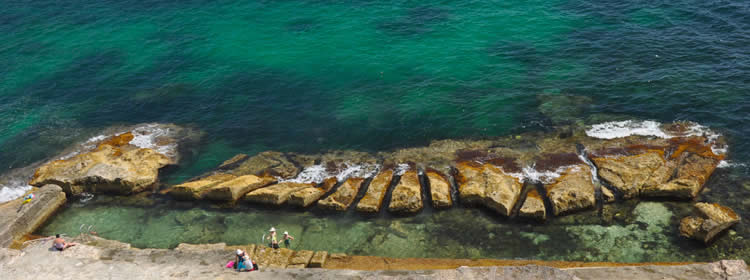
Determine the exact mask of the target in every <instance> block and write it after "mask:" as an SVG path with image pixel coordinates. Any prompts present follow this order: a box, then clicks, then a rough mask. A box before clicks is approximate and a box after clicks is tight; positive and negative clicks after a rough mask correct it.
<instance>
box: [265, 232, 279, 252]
mask: <svg viewBox="0 0 750 280" xmlns="http://www.w3.org/2000/svg"><path fill="white" fill-rule="evenodd" d="M269 231H270V232H271V235H269V236H268V237H267V238H266V239H270V240H271V244H270V247H271V248H274V249H279V241H278V240H277V239H276V228H274V227H271V229H270V230H269Z"/></svg>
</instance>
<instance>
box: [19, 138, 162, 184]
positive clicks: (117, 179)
mask: <svg viewBox="0 0 750 280" xmlns="http://www.w3.org/2000/svg"><path fill="white" fill-rule="evenodd" d="M133 138H134V136H133V134H132V133H130V132H128V133H123V134H120V135H116V136H113V137H110V138H109V139H107V140H105V141H103V142H102V143H100V144H99V146H98V147H97V148H96V149H95V150H93V151H91V152H87V153H83V154H79V155H76V156H73V157H71V158H69V159H62V160H56V161H52V162H49V163H47V164H45V165H43V166H41V167H40V168H39V169H38V170H37V171H36V173H35V174H34V177H33V178H32V179H31V182H30V183H29V184H31V185H33V186H37V187H39V186H43V185H46V184H56V185H59V186H60V187H62V189H63V191H65V192H67V193H72V194H78V193H81V192H84V191H86V192H94V193H117V194H130V193H136V192H140V191H143V190H145V189H148V188H151V187H153V186H154V185H155V184H156V182H157V179H158V174H159V169H160V168H162V167H164V166H166V165H167V164H169V163H171V161H170V159H169V158H168V157H167V156H166V155H164V154H161V153H159V152H157V151H155V150H153V149H148V148H139V147H138V146H135V145H132V144H130V141H132V140H133Z"/></svg>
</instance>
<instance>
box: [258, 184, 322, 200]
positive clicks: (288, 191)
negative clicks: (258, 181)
mask: <svg viewBox="0 0 750 280" xmlns="http://www.w3.org/2000/svg"><path fill="white" fill-rule="evenodd" d="M313 186H314V184H312V183H295V182H282V183H278V184H276V185H272V186H269V187H265V188H262V189H258V190H254V191H252V192H249V193H247V194H246V195H245V197H244V198H243V200H245V201H249V202H255V203H262V204H271V205H281V204H284V202H286V201H287V200H288V199H289V197H290V196H291V195H292V193H294V192H296V191H298V190H301V189H304V188H309V187H313Z"/></svg>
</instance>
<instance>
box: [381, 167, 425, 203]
mask: <svg viewBox="0 0 750 280" xmlns="http://www.w3.org/2000/svg"><path fill="white" fill-rule="evenodd" d="M422 207H423V203H422V186H421V185H420V184H419V175H418V174H417V171H416V170H413V169H412V170H409V171H406V172H405V173H404V174H403V175H401V180H399V182H398V184H397V185H396V186H395V187H394V188H393V193H392V194H391V203H390V204H389V205H388V211H391V212H405V213H416V212H419V211H420V210H422Z"/></svg>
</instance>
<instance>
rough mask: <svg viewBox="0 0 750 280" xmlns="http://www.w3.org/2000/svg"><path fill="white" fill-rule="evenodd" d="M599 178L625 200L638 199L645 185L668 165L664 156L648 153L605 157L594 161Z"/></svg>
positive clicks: (596, 158)
mask: <svg viewBox="0 0 750 280" xmlns="http://www.w3.org/2000/svg"><path fill="white" fill-rule="evenodd" d="M592 160H593V161H594V163H595V164H596V167H597V168H598V173H599V177H601V178H602V179H603V180H604V181H606V182H607V183H609V184H610V185H612V186H613V187H615V188H617V189H618V190H620V192H622V195H623V198H625V199H630V198H634V197H638V196H639V195H640V192H641V189H642V188H643V186H644V184H645V183H646V182H647V181H648V179H649V178H650V177H651V175H652V174H653V173H654V171H656V170H657V169H658V168H659V167H661V166H664V165H666V161H665V160H664V158H663V155H662V154H660V153H658V152H655V151H654V152H647V153H642V154H638V155H631V156H605V157H595V158H593V159H592Z"/></svg>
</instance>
